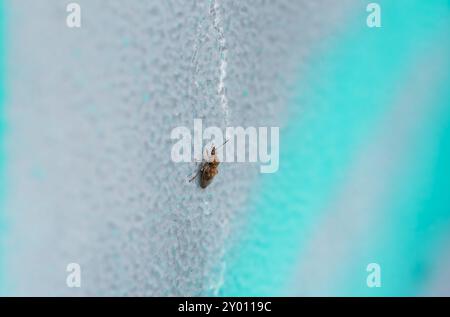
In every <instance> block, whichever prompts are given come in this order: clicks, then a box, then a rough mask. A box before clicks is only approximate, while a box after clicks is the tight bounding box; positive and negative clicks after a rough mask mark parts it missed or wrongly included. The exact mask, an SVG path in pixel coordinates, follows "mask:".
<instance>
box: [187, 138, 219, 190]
mask: <svg viewBox="0 0 450 317" xmlns="http://www.w3.org/2000/svg"><path fill="white" fill-rule="evenodd" d="M227 142H228V140H226V141H225V142H224V143H223V144H222V145H221V146H223V145H224V144H225V143H227ZM221 146H219V148H220V147H221ZM217 149H218V148H216V147H215V146H213V147H212V149H211V155H208V160H207V161H205V162H202V165H201V166H200V169H199V170H198V172H197V173H196V174H195V175H194V176H193V177H192V178H191V179H190V180H189V182H192V181H193V180H194V179H195V178H196V177H197V176H198V175H199V174H200V187H201V188H206V187H207V186H208V185H209V184H211V182H212V180H213V178H214V176H216V175H217V174H218V173H219V163H220V161H219V159H218V158H217V155H216V150H217ZM207 154H208V153H207Z"/></svg>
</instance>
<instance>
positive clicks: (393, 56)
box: [219, 0, 450, 296]
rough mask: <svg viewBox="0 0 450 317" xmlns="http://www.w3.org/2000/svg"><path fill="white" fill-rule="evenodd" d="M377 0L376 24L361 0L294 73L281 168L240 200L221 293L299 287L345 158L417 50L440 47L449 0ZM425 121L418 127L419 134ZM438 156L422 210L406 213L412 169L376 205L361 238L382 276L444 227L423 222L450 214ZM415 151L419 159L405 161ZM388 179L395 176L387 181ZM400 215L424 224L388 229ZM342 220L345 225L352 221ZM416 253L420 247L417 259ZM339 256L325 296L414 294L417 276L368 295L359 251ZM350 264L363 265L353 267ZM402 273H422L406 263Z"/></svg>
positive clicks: (398, 268) (376, 120)
mask: <svg viewBox="0 0 450 317" xmlns="http://www.w3.org/2000/svg"><path fill="white" fill-rule="evenodd" d="M377 2H378V3H380V5H381V7H382V23H383V27H382V28H381V29H369V28H367V27H366V26H365V19H366V16H367V13H366V12H365V3H364V2H362V6H361V9H360V12H361V14H360V15H357V16H355V17H354V20H353V21H349V22H348V25H349V27H348V28H346V30H347V31H346V33H345V34H344V36H341V37H340V38H338V39H337V40H336V41H335V42H333V43H329V45H328V47H329V50H327V51H326V52H325V53H320V52H317V53H316V55H315V61H314V62H313V63H312V66H311V73H309V74H301V78H302V80H301V81H300V82H299V84H298V98H296V99H295V100H293V101H292V102H291V104H290V105H289V106H290V108H291V111H292V113H293V116H292V118H293V120H292V122H290V123H288V125H287V127H286V128H282V129H281V131H280V138H281V140H280V169H279V171H278V173H276V174H274V175H267V176H266V175H265V176H263V177H264V178H263V181H262V184H261V185H257V186H258V187H257V189H256V190H255V193H254V198H253V201H252V202H251V203H250V204H249V207H248V215H249V216H248V223H247V226H246V228H245V229H244V230H243V232H240V233H239V234H240V235H241V239H240V242H239V243H237V244H236V245H235V246H233V247H232V248H231V250H230V251H229V253H228V254H227V255H226V257H225V262H226V265H227V266H226V272H225V275H224V283H223V286H222V288H221V290H220V293H219V294H220V295H225V296H230V295H231V296H235V295H243V296H244V295H246V296H252V295H255V296H256V295H259V296H269V295H285V294H286V293H288V294H291V292H295V291H300V292H301V289H302V285H296V286H295V287H294V288H295V290H292V287H293V284H295V277H296V274H297V273H298V272H297V271H298V266H301V263H302V262H303V261H304V260H306V259H305V258H302V256H303V251H304V249H305V248H307V247H308V244H309V243H310V242H311V237H312V235H313V234H314V233H315V232H317V231H320V230H321V226H320V224H321V222H322V221H323V220H324V219H326V218H327V217H328V216H329V215H328V214H327V213H326V212H332V210H333V208H332V206H329V205H328V203H329V202H332V201H333V200H334V199H335V198H336V196H338V195H339V192H340V189H341V187H342V186H345V184H346V179H345V177H346V175H347V174H349V172H351V169H352V167H353V163H354V160H355V159H356V157H358V154H359V153H360V152H361V151H362V150H363V149H364V146H365V141H366V140H368V139H370V138H371V137H373V134H374V132H375V131H376V128H377V127H378V126H379V124H380V122H381V119H382V118H383V117H384V116H385V115H386V114H388V113H389V112H390V111H392V109H391V108H390V106H391V105H392V102H393V100H394V98H395V97H396V96H398V95H399V94H400V95H401V94H403V93H407V92H408V91H407V90H406V91H405V90H404V89H405V87H404V84H405V82H406V81H407V79H408V78H407V76H408V74H409V73H411V70H412V68H414V65H415V64H414V63H415V62H416V61H417V57H418V55H420V54H421V53H423V52H424V51H425V50H427V49H430V48H431V49H433V45H436V46H446V45H448V43H446V42H445V41H444V42H440V43H434V42H432V40H433V39H434V38H435V35H436V33H439V32H442V27H444V26H445V23H446V21H448V18H449V10H448V9H449V3H448V1H446V0H443V1H439V0H437V1H422V0H417V1H377ZM430 45H431V46H430ZM447 87H448V82H447ZM406 89H407V87H406ZM435 93H438V92H435ZM440 102H444V103H447V105H448V102H449V99H448V97H447V96H444V97H443V99H442V101H440ZM442 120H444V119H442ZM426 129H427V127H424V129H422V130H420V131H423V133H425V134H426V133H428V132H427V130H426ZM433 131H434V130H433ZM429 137H432V138H433V139H434V138H438V139H441V140H442V144H445V142H447V141H448V137H449V135H448V132H439V133H437V134H433V135H429ZM424 140H425V141H424V142H425V143H426V142H427V141H426V140H428V139H427V138H426V137H425V138H424ZM423 149H424V147H423V146H422V147H421V146H420V145H419V146H417V147H416V148H415V149H414V150H413V152H412V153H407V154H408V155H410V156H411V160H410V161H407V162H405V163H406V165H407V166H411V167H412V169H413V170H414V167H420V166H422V165H423V164H426V162H423V161H420V159H427V157H426V156H420V155H419V156H418V155H417V154H419V153H420V151H422V150H423ZM438 155H439V160H440V162H441V163H440V165H439V164H438V165H437V166H436V168H437V169H439V168H440V167H442V169H440V170H436V171H434V172H433V173H436V174H433V175H432V176H431V178H432V179H433V182H434V183H435V185H434V186H433V188H434V189H433V195H431V196H430V197H429V199H430V200H431V201H429V202H428V203H430V206H431V207H430V210H429V213H431V215H427V216H426V215H425V214H424V213H423V212H421V211H424V210H425V209H426V208H422V209H421V208H418V209H417V210H416V211H413V215H412V216H411V215H409V214H408V213H407V211H408V210H410V208H409V207H411V206H410V205H408V204H411V203H412V204H413V202H410V200H408V198H409V197H410V195H411V193H413V195H414V194H415V195H420V190H421V188H420V186H415V184H416V183H419V184H420V183H421V181H422V176H421V175H418V174H414V173H411V175H408V178H407V179H405V180H403V181H401V184H399V186H400V187H401V188H402V190H403V191H404V192H401V191H400V192H398V191H394V194H396V195H399V196H400V199H399V200H396V199H393V198H392V197H391V198H390V199H387V200H386V201H383V202H381V203H380V205H384V207H383V208H384V209H383V210H382V213H383V214H384V215H385V216H386V223H385V224H386V229H385V230H381V231H380V232H379V233H377V232H371V233H370V234H371V235H372V236H371V237H368V238H367V239H368V240H369V241H368V245H369V246H373V248H374V249H372V250H373V253H371V254H372V255H374V256H378V258H380V259H382V260H383V263H380V264H382V265H385V264H386V265H389V269H388V271H387V272H386V273H387V274H386V276H385V279H386V280H387V281H388V280H389V279H390V278H394V276H395V274H401V273H402V272H404V268H405V267H404V266H402V265H403V264H404V261H405V260H404V258H405V257H412V260H413V261H415V260H417V255H416V254H415V253H414V245H415V244H417V243H418V242H420V241H421V240H422V239H425V238H426V237H429V238H427V239H425V240H426V242H425V243H424V244H423V245H422V246H420V248H422V249H426V250H431V249H432V246H433V244H432V242H435V241H436V239H437V238H438V237H437V236H439V235H440V234H442V233H443V231H444V230H445V228H444V227H441V228H440V229H439V230H437V231H430V230H429V229H427V228H429V226H430V223H433V222H436V221H437V220H438V219H444V218H445V219H447V218H448V216H449V215H448V212H447V213H446V212H445V211H444V210H446V209H445V208H446V207H447V208H448V206H449V203H448V201H446V198H445V197H446V196H445V194H444V191H445V190H446V188H448V187H446V185H447V184H445V181H444V180H443V179H444V178H445V179H449V178H450V174H449V171H448V168H444V165H445V164H446V163H443V162H444V161H445V162H447V161H446V160H447V159H446V157H447V154H446V153H445V151H444V150H442V149H441V150H439V154H438ZM415 157H418V160H419V161H414V158H415ZM421 164H422V165H421ZM446 177H447V178H446ZM394 182H397V181H396V180H395V179H392V183H393V184H394ZM440 186H444V187H440ZM330 210H331V211H330ZM405 217H406V218H407V219H409V220H406V221H410V222H414V221H415V217H419V218H421V221H420V226H423V227H419V228H417V235H416V236H413V237H409V238H405V239H404V238H402V237H400V236H397V234H396V230H395V229H396V228H397V227H398V226H399V227H400V228H402V226H401V222H402V221H405ZM346 221H348V222H350V223H351V221H352V219H346ZM404 230H405V231H404V232H406V230H407V229H404ZM429 235H435V236H432V237H430V236H429ZM378 238H380V239H379V240H377V239H378ZM381 238H382V239H381ZM376 241H378V242H376ZM371 243H374V244H371ZM386 243H391V245H392V243H400V244H402V246H403V248H404V249H403V250H402V253H399V254H396V253H395V251H394V249H392V248H391V249H389V248H383V246H384V245H385V244H386ZM324 247H326V246H324ZM425 254H427V253H426V252H422V253H420V257H423V256H424V255H425ZM339 260H342V261H343V263H325V264H324V266H328V267H329V268H331V269H333V267H334V266H335V265H337V266H339V267H340V268H343V271H344V273H342V274H341V275H339V276H336V277H333V279H332V280H331V281H330V283H329V284H330V285H331V286H330V289H329V290H327V291H328V292H327V294H331V295H342V294H349V293H350V294H354V295H358V294H361V295H379V294H389V295H408V294H411V293H414V294H418V293H419V292H420V289H418V287H415V288H411V287H412V286H418V284H417V285H416V284H414V283H413V280H414V279H415V278H416V277H415V276H410V275H409V276H408V277H407V279H406V280H407V282H406V283H403V284H398V283H397V284H396V285H389V284H384V286H383V288H382V291H381V292H378V293H367V292H365V291H366V285H365V279H366V276H367V273H366V272H365V271H364V268H365V266H362V270H360V266H361V265H362V264H361V263H364V264H366V262H364V261H365V260H367V259H366V258H364V261H363V262H361V259H360V258H358V255H355V258H353V257H352V259H347V258H345V259H339ZM358 270H360V271H362V273H361V274H354V272H358ZM406 274H416V275H420V274H421V273H420V272H419V271H418V270H408V271H407V273H406ZM313 275H314V272H311V276H313ZM342 276H344V277H345V278H342ZM311 279H312V280H313V277H311ZM343 283H344V284H343ZM394 284H395V283H394ZM419 286H420V285H419ZM363 288H364V291H362V289H363ZM324 291H325V290H324Z"/></svg>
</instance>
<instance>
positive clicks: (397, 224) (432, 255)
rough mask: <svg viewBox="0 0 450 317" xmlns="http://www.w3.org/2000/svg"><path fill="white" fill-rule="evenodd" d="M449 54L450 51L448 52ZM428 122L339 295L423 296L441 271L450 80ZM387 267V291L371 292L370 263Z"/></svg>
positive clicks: (446, 223)
mask: <svg viewBox="0 0 450 317" xmlns="http://www.w3.org/2000/svg"><path fill="white" fill-rule="evenodd" d="M447 52H450V51H449V50H447ZM442 84H443V85H442V87H437V88H438V89H436V90H437V93H436V95H437V98H435V100H433V102H432V103H430V105H429V107H430V109H438V111H434V113H431V114H430V115H429V116H428V117H426V118H423V120H422V122H421V123H420V128H419V129H420V130H419V132H420V133H419V134H418V137H417V139H415V141H414V147H413V148H412V149H410V150H409V151H408V152H406V153H404V156H405V158H404V160H403V162H402V165H400V166H398V170H397V171H396V173H395V174H394V175H392V181H391V184H390V185H389V196H388V197H387V198H386V202H384V205H385V206H384V208H383V209H381V210H379V212H380V213H382V218H383V220H382V221H381V222H379V223H374V224H373V226H372V229H373V232H372V238H373V240H372V241H368V243H366V249H365V250H359V251H358V253H357V254H356V256H354V257H352V260H351V261H349V262H348V263H347V266H346V270H345V272H344V274H343V276H342V278H341V281H340V283H336V284H338V285H340V287H336V289H335V293H336V294H338V295H350V296H355V295H361V296H373V295H376V296H418V295H421V294H422V292H423V291H425V289H426V286H427V283H428V281H429V279H430V278H432V277H434V276H436V275H438V274H439V272H436V271H435V270H436V267H437V264H438V263H439V262H438V261H439V258H440V253H442V252H446V253H448V252H449V251H450V249H449V247H448V245H446V244H444V241H445V240H444V239H445V238H446V236H448V233H449V230H450V196H449V192H448V189H449V188H450V130H449V128H448V127H450V93H449V91H448V87H449V86H450V78H447V80H445V81H444V82H443V83H442ZM371 262H376V263H379V264H380V266H381V269H382V270H381V273H382V279H381V280H382V287H381V288H367V287H366V285H365V281H366V277H367V273H366V272H365V271H364V270H362V269H361V268H364V267H365V266H366V265H367V263H371ZM449 289H450V286H449Z"/></svg>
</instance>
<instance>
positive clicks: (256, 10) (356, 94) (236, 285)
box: [0, 0, 450, 296]
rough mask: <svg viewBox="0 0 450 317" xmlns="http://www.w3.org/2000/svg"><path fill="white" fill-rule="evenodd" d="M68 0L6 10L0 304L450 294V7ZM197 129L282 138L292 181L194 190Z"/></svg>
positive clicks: (21, 3)
mask: <svg viewBox="0 0 450 317" xmlns="http://www.w3.org/2000/svg"><path fill="white" fill-rule="evenodd" d="M68 2H69V1H67V2H66V1H60V0H40V1H25V0H5V1H4V5H3V7H4V12H0V17H3V16H5V17H6V18H7V19H6V21H5V20H2V21H1V22H2V23H1V25H6V29H5V30H3V29H2V34H5V35H6V37H5V38H3V42H2V40H1V36H0V42H2V43H0V57H2V56H6V59H4V60H5V61H6V64H5V65H6V67H7V69H6V71H5V72H4V73H3V72H1V69H0V72H1V75H2V76H3V78H5V79H6V80H5V81H4V83H3V85H2V82H1V81H0V97H2V96H1V95H2V93H1V91H4V92H5V93H6V99H3V100H4V101H6V102H4V104H3V106H2V105H1V103H2V102H1V100H2V99H0V106H1V107H0V111H2V113H1V115H2V117H4V118H5V120H4V121H5V123H6V133H4V134H3V135H1V134H0V137H1V138H2V140H1V141H2V144H4V145H5V149H6V151H3V153H4V154H5V155H2V154H1V153H0V171H2V172H3V173H5V174H6V177H5V178H4V179H3V178H2V183H1V184H0V185H2V186H3V187H4V188H5V189H6V191H4V195H3V196H1V192H0V206H1V207H2V210H1V211H0V222H1V223H0V234H1V242H2V243H1V244H0V260H1V262H2V263H1V265H2V266H1V267H0V293H2V292H4V293H6V294H8V295H12V294H19V295H75V296H77V295H247V296H248V295H367V296H378V295H396V296H405V295H428V294H438V295H448V294H450V289H449V284H448V280H449V276H450V270H449V265H448V263H449V259H450V256H449V254H450V253H449V250H450V249H449V247H448V241H449V239H450V234H449V233H450V208H449V206H450V196H449V195H448V188H449V187H450V183H449V182H450V151H449V149H450V130H449V129H448V127H449V126H450V95H449V91H448V87H449V83H450V77H449V75H450V63H449V59H448V56H449V55H450V37H449V36H448V32H449V30H450V27H449V26H450V4H449V2H448V0H433V1H426V0H403V1H402V0H398V1H392V0H379V1H377V2H378V3H380V5H381V8H382V27H381V28H368V27H367V24H366V18H367V15H368V13H367V11H366V5H367V3H369V2H371V1H361V0H346V1H338V0H320V1H317V0H295V1H294V0H273V1H264V0H245V1H244V0H211V1H209V0H197V1H194V0H178V1H176V0H164V1H163V0H129V1H126V2H125V1H122V0H115V1H114V0H79V1H78V3H79V4H80V5H81V8H82V27H81V28H80V29H70V28H68V27H67V26H66V23H65V22H66V16H67V13H66V4H67V3H68ZM0 3H1V1H0ZM0 11H1V7H0ZM2 47H3V48H4V49H3V51H2ZM194 118H202V119H203V123H204V126H219V127H222V128H223V127H225V126H227V125H230V126H244V127H246V126H255V127H258V126H280V167H279V171H278V172H277V173H275V174H265V175H262V174H259V165H258V164H248V163H239V164H221V165H220V173H219V175H218V176H217V178H216V179H215V180H214V182H213V183H212V185H210V186H209V187H208V188H207V189H206V190H201V189H200V188H199V187H198V186H197V185H195V184H192V183H189V182H188V178H189V177H190V176H191V175H192V174H193V173H194V172H195V170H196V168H197V167H198V166H196V165H195V163H192V164H186V163H180V164H175V163H173V162H172V161H171V159H170V153H171V147H172V144H173V143H174V141H173V140H171V139H170V132H171V130H172V129H173V128H174V127H177V126H187V127H191V128H192V125H193V119H194ZM0 128H2V129H3V130H5V129H4V128H5V126H3V125H1V126H0ZM3 187H0V189H1V188H3ZM3 210H4V211H5V212H3ZM70 262H77V263H79V264H80V265H81V272H82V287H81V288H79V289H76V288H68V287H67V286H66V276H67V272H66V265H67V264H68V263H70ZM371 262H375V263H378V264H380V267H381V269H382V273H381V276H382V287H380V288H370V287H368V285H367V283H366V278H367V274H368V272H367V271H366V267H367V264H368V263H371Z"/></svg>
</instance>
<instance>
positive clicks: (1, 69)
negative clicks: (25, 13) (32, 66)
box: [0, 0, 6, 295]
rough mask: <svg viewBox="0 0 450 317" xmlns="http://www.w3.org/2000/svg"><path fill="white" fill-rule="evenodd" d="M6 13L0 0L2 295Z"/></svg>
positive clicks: (0, 281)
mask: <svg viewBox="0 0 450 317" xmlns="http://www.w3.org/2000/svg"><path fill="white" fill-rule="evenodd" d="M5 28H6V21H5V13H4V3H3V0H0V295H1V294H3V293H4V268H3V267H4V266H3V263H4V261H3V259H4V258H3V245H2V241H4V239H3V238H2V237H3V236H4V234H5V220H4V219H5V208H4V200H5V190H6V186H5V147H4V144H5V143H4V134H5V114H4V113H5V98H6V96H5V80H6V76H5V72H6V66H5V64H6V62H5Z"/></svg>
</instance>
